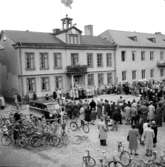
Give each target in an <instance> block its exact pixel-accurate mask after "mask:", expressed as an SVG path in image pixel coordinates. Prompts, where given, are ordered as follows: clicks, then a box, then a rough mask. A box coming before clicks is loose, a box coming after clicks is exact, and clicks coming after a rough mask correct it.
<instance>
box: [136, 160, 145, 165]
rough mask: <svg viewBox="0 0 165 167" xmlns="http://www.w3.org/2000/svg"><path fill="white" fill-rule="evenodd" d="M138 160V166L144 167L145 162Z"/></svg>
mask: <svg viewBox="0 0 165 167" xmlns="http://www.w3.org/2000/svg"><path fill="white" fill-rule="evenodd" d="M138 162H139V164H140V167H145V166H146V164H145V162H144V161H143V160H139V161H138Z"/></svg>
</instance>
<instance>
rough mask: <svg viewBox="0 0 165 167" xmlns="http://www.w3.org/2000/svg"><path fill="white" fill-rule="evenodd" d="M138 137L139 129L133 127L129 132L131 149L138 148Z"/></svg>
mask: <svg viewBox="0 0 165 167" xmlns="http://www.w3.org/2000/svg"><path fill="white" fill-rule="evenodd" d="M138 137H139V133H138V130H137V129H131V130H130V131H129V132H128V138H129V149H130V150H137V148H138Z"/></svg>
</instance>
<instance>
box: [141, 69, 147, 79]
mask: <svg viewBox="0 0 165 167" xmlns="http://www.w3.org/2000/svg"><path fill="white" fill-rule="evenodd" d="M141 75H142V79H145V77H146V76H145V75H146V70H142V71H141Z"/></svg>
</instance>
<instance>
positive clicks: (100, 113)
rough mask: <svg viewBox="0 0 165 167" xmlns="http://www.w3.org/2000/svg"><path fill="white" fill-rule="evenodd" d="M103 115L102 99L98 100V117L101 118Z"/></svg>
mask: <svg viewBox="0 0 165 167" xmlns="http://www.w3.org/2000/svg"><path fill="white" fill-rule="evenodd" d="M101 116H102V104H101V102H100V99H98V100H97V118H98V119H100V118H101Z"/></svg>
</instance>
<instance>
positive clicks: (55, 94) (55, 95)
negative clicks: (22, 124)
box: [53, 91, 57, 100]
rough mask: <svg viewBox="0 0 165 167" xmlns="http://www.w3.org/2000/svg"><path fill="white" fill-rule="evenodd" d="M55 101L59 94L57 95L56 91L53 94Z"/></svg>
mask: <svg viewBox="0 0 165 167" xmlns="http://www.w3.org/2000/svg"><path fill="white" fill-rule="evenodd" d="M53 99H54V100H56V99H57V93H56V91H54V92H53Z"/></svg>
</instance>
